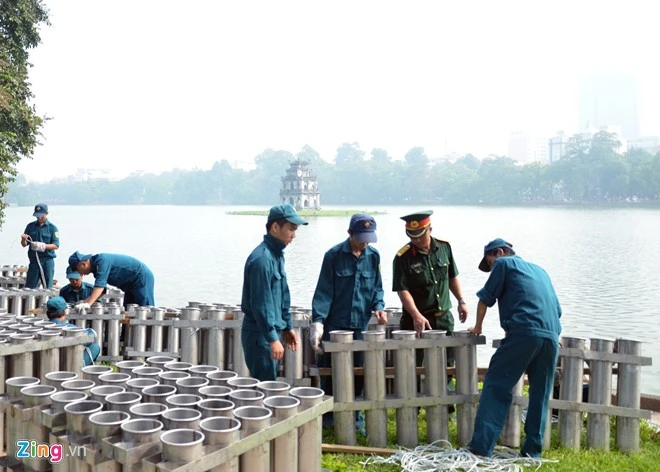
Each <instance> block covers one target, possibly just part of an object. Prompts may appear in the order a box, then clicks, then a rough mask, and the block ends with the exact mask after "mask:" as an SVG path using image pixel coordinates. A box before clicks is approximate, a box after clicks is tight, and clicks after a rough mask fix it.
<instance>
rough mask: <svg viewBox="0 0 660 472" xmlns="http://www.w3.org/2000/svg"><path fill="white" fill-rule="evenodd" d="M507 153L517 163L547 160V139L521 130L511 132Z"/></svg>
mask: <svg viewBox="0 0 660 472" xmlns="http://www.w3.org/2000/svg"><path fill="white" fill-rule="evenodd" d="M507 155H508V157H510V158H511V159H513V160H514V161H516V162H517V163H518V164H529V163H530V162H548V140H547V139H546V138H539V137H538V136H535V135H533V134H531V133H526V132H522V131H519V132H515V133H511V135H510V136H509V152H508V154H507Z"/></svg>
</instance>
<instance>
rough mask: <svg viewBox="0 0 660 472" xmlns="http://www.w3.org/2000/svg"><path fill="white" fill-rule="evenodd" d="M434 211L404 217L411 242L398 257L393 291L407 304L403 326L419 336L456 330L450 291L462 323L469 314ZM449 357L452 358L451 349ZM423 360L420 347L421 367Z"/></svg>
mask: <svg viewBox="0 0 660 472" xmlns="http://www.w3.org/2000/svg"><path fill="white" fill-rule="evenodd" d="M432 214H433V211H432V210H426V211H420V212H417V213H413V214H410V215H406V216H402V217H401V219H402V220H404V221H405V222H406V235H408V237H409V238H410V242H409V243H408V244H406V245H405V246H403V247H402V248H401V249H399V252H397V254H396V256H395V257H394V269H393V281H392V290H393V291H395V292H397V294H398V295H399V298H400V299H401V304H402V305H403V316H402V317H401V329H405V330H413V329H414V330H415V331H417V334H418V335H421V333H422V331H424V330H426V329H434V330H443V331H447V333H448V334H451V333H453V331H454V316H453V315H452V312H451V307H452V303H451V299H450V296H449V292H451V293H452V294H453V295H454V297H455V298H456V300H457V303H458V308H457V309H458V316H459V319H460V321H461V323H463V322H465V320H466V319H467V315H468V308H467V304H466V303H465V300H463V293H462V291H461V284H460V282H459V280H458V268H457V267H456V261H455V260H454V256H453V254H452V250H451V245H450V244H449V243H448V242H447V241H443V240H441V239H437V238H434V237H433V236H431V232H432V229H433V228H432V227H431V215H432ZM447 357H448V359H450V358H451V353H450V352H448V353H447ZM422 359H423V351H422V350H421V349H420V350H418V356H417V365H418V366H419V365H421V363H422Z"/></svg>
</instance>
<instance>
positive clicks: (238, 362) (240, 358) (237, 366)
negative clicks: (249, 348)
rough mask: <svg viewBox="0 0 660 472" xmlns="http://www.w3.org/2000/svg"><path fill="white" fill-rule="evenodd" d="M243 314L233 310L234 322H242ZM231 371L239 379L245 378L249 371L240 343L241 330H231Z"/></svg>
mask: <svg viewBox="0 0 660 472" xmlns="http://www.w3.org/2000/svg"><path fill="white" fill-rule="evenodd" d="M243 316H244V315H243V312H242V311H241V310H234V312H233V317H234V320H243ZM232 347H233V349H232V361H233V364H232V370H233V371H234V372H236V374H237V375H238V376H239V377H247V376H249V375H250V371H249V369H248V368H247V364H246V363H245V353H244V352H243V343H242V342H241V328H240V327H238V328H233V329H232Z"/></svg>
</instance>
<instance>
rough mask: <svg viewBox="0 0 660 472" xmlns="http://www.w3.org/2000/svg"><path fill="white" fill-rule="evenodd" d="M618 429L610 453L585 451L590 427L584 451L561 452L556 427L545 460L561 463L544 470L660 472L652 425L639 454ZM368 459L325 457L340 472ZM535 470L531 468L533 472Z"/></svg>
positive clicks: (326, 434)
mask: <svg viewBox="0 0 660 472" xmlns="http://www.w3.org/2000/svg"><path fill="white" fill-rule="evenodd" d="M394 416H395V412H394V410H389V411H388V434H387V436H388V447H389V448H392V449H397V446H396V426H395V421H394ZM615 428H616V426H615V420H614V418H613V419H612V421H611V433H610V449H611V450H610V452H602V451H594V450H588V449H586V448H585V444H586V426H585V427H584V428H583V433H582V443H581V444H582V449H581V450H579V451H573V450H568V449H559V436H558V432H557V426H556V425H553V428H552V441H551V449H550V450H549V451H545V452H544V453H543V457H544V458H545V459H552V460H557V461H559V462H558V463H556V464H550V463H546V464H543V466H542V467H541V470H546V471H566V472H569V471H570V472H574V471H598V472H603V471H612V472H614V471H617V472H618V471H636V472H637V471H657V470H660V437H658V438H656V437H655V430H654V429H653V428H651V426H649V425H648V424H646V423H644V422H642V427H641V440H640V451H639V452H638V453H628V454H624V453H621V452H618V451H617V450H616V443H615V442H616V429H615ZM426 437H427V436H426V417H425V410H423V409H422V411H421V412H420V415H419V441H420V444H424V443H426V442H427V439H426ZM449 439H450V441H451V442H452V444H454V445H456V422H455V421H454V420H452V421H450V423H449ZM323 442H324V443H335V440H334V433H333V431H332V430H331V429H325V428H324V430H323ZM358 444H359V445H361V446H366V442H365V438H363V437H361V436H360V435H358ZM367 457H368V456H363V455H355V454H323V467H325V468H326V469H329V470H332V471H336V472H352V471H359V470H365V469H364V467H363V466H362V465H361V464H360V462H363V461H365V460H366V459H367ZM367 470H369V471H388V472H389V471H392V472H394V471H400V470H401V468H400V467H398V466H393V465H388V464H370V465H369V466H368V468H367ZM530 470H531V469H530Z"/></svg>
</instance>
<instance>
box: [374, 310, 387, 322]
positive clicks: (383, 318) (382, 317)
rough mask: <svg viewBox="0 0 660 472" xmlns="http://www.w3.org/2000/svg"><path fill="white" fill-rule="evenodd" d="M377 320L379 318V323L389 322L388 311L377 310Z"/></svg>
mask: <svg viewBox="0 0 660 472" xmlns="http://www.w3.org/2000/svg"><path fill="white" fill-rule="evenodd" d="M376 320H378V324H379V325H384V324H387V312H386V311H384V310H378V311H376Z"/></svg>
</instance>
